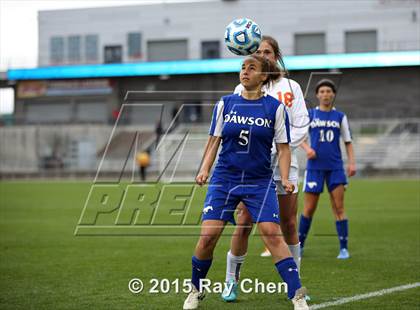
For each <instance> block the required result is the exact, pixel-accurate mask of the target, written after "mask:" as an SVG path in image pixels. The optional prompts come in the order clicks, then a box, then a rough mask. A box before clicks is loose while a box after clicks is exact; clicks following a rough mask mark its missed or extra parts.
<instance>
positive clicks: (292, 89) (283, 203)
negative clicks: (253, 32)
mask: <svg viewBox="0 0 420 310" xmlns="http://www.w3.org/2000/svg"><path fill="white" fill-rule="evenodd" d="M256 54H257V55H260V56H263V57H265V58H267V59H269V60H271V61H277V62H281V63H282V55H281V52H280V49H279V46H278V43H277V41H276V40H275V39H274V38H272V37H269V36H263V39H262V42H261V44H260V46H259V48H258V50H257V52H256ZM282 67H283V69H284V66H282ZM284 72H286V70H285V69H284ZM242 90H243V86H242V85H241V84H239V85H238V86H237V87H236V88H235V91H234V93H236V94H240V93H241V92H242ZM264 91H265V92H267V93H268V94H269V95H271V96H273V97H274V98H276V99H278V100H279V101H281V102H283V103H284V105H285V106H286V110H287V113H288V116H289V120H290V136H291V143H290V147H291V150H292V162H291V167H290V170H289V182H291V183H292V184H294V186H295V190H294V192H293V193H292V194H288V193H287V192H286V191H285V190H284V189H283V186H282V185H281V177H280V173H279V169H277V168H276V165H275V164H274V165H273V166H272V168H273V178H274V181H275V183H276V191H277V198H278V201H279V205H280V226H281V230H282V233H283V236H284V239H285V241H286V243H287V244H288V246H289V250H290V252H291V254H292V256H293V259H294V260H295V262H296V265H297V266H298V269H300V244H299V238H298V234H297V225H296V216H297V195H298V171H299V168H298V161H297V155H296V152H297V148H298V146H299V145H300V144H301V143H302V142H303V141H305V139H306V137H307V132H308V125H309V116H308V111H307V109H306V104H305V100H304V97H303V94H302V90H301V88H300V86H299V84H298V83H297V82H295V81H293V80H291V79H288V78H285V77H282V78H281V79H280V80H279V81H277V82H275V83H272V84H271V85H270V86H266V87H265V88H264ZM272 153H273V154H272V155H273V157H276V151H275V148H274V149H272ZM272 162H274V163H275V161H272ZM238 210H239V212H238V219H237V226H236V229H235V232H234V234H233V236H232V240H231V247H230V250H229V252H228V253H227V269H226V282H228V283H234V284H236V283H237V282H238V280H239V270H240V267H241V265H242V264H243V262H244V260H245V256H246V252H247V249H248V236H249V234H250V233H251V230H252V220H251V217H250V215H249V212H248V211H247V210H246V208H244V207H243V204H242V203H240V204H239V206H238ZM267 254H268V255H267ZM262 256H271V254H270V252H269V251H268V250H267V249H266V250H265V251H264V253H262ZM222 298H223V299H224V300H225V301H234V300H236V290H231V291H230V292H229V293H228V294H225V292H224V293H223V294H222Z"/></svg>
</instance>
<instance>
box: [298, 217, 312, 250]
mask: <svg viewBox="0 0 420 310" xmlns="http://www.w3.org/2000/svg"><path fill="white" fill-rule="evenodd" d="M311 222H312V218H311V217H305V216H303V214H302V215H301V216H300V222H299V242H300V247H301V248H303V246H304V245H305V240H306V236H307V235H308V232H309V228H311Z"/></svg>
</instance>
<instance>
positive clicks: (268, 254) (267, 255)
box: [260, 249, 271, 257]
mask: <svg viewBox="0 0 420 310" xmlns="http://www.w3.org/2000/svg"><path fill="white" fill-rule="evenodd" d="M260 256H261V257H270V256H271V252H270V251H269V250H268V249H265V250H264V252H262V253H261V254H260Z"/></svg>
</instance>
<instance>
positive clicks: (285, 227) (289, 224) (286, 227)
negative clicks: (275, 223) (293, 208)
mask: <svg viewBox="0 0 420 310" xmlns="http://www.w3.org/2000/svg"><path fill="white" fill-rule="evenodd" d="M280 223H281V229H282V231H283V233H284V234H286V235H287V234H289V235H290V234H292V233H294V232H295V231H296V218H290V219H285V220H283V219H281V221H280Z"/></svg>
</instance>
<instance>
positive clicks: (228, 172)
mask: <svg viewBox="0 0 420 310" xmlns="http://www.w3.org/2000/svg"><path fill="white" fill-rule="evenodd" d="M209 134H210V135H212V136H217V137H221V138H222V150H221V151H220V153H219V158H218V162H217V164H216V167H215V170H214V173H213V177H217V178H220V179H225V180H229V181H234V182H252V181H258V180H267V179H271V176H272V173H273V170H272V169H271V165H270V164H271V155H270V154H271V147H272V143H273V140H274V142H275V143H289V142H290V131H289V121H288V118H287V113H286V111H285V109H284V105H283V104H279V101H278V100H277V99H275V98H273V97H271V96H268V95H265V96H263V97H261V98H260V99H257V100H247V99H244V98H243V97H242V96H240V95H237V94H234V95H229V96H224V97H222V99H221V100H220V101H219V102H218V103H217V105H216V106H215V108H214V111H213V118H212V123H211V127H210V132H209Z"/></svg>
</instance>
